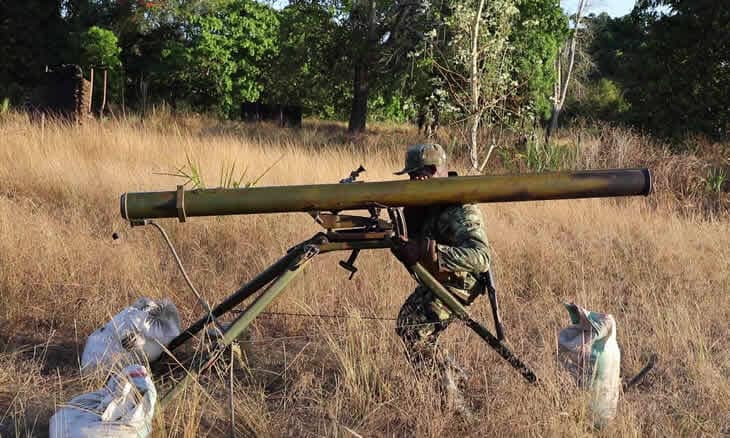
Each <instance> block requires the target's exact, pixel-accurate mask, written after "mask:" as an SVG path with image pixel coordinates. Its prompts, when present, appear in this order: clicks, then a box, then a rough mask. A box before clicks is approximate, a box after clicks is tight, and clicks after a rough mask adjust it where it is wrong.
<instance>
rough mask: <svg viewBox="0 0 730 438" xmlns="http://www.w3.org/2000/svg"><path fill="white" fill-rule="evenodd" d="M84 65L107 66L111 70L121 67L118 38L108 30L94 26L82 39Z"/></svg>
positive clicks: (82, 60) (120, 50)
mask: <svg viewBox="0 0 730 438" xmlns="http://www.w3.org/2000/svg"><path fill="white" fill-rule="evenodd" d="M81 47H82V53H81V62H82V64H83V65H105V66H107V67H109V68H111V69H114V68H117V67H119V66H120V65H121V61H120V60H119V54H120V53H121V52H122V49H120V48H119V43H118V40H117V36H116V35H114V33H113V32H112V31H110V30H107V29H102V28H100V27H96V26H93V27H91V28H89V30H87V31H86V33H84V35H83V36H82V37H81Z"/></svg>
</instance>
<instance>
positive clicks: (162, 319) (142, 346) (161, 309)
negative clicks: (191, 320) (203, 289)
mask: <svg viewBox="0 0 730 438" xmlns="http://www.w3.org/2000/svg"><path fill="white" fill-rule="evenodd" d="M179 334H180V315H179V314H178V311H177V308H176V307H175V305H174V304H173V303H172V302H170V301H169V300H166V299H165V300H162V301H159V302H158V301H154V300H151V299H149V298H140V299H138V300H137V301H135V302H134V304H132V305H131V306H129V307H127V308H125V309H124V310H122V311H121V312H119V313H118V314H116V315H115V316H114V317H113V318H112V320H111V321H109V322H108V323H107V324H106V325H105V326H104V327H102V328H100V329H98V330H96V331H95V332H94V333H92V334H91V335H90V336H89V339H88V340H87V341H86V345H85V346H84V353H83V355H82V357H81V369H82V371H84V372H85V373H88V372H90V371H94V370H97V369H102V370H103V371H108V370H110V369H112V368H113V367H116V368H117V369H118V368H121V367H123V366H125V365H130V364H135V363H146V362H154V361H156V360H157V359H159V358H160V356H161V355H162V352H163V347H164V346H166V345H167V344H168V343H170V341H172V340H173V339H174V338H175V337H176V336H178V335H179Z"/></svg>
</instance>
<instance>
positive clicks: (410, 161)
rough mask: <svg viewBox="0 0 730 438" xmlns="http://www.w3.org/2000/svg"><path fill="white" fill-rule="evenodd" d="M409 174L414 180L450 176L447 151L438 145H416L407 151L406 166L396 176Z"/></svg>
mask: <svg viewBox="0 0 730 438" xmlns="http://www.w3.org/2000/svg"><path fill="white" fill-rule="evenodd" d="M406 173H407V174H408V176H409V177H410V178H411V179H412V180H424V179H429V178H441V177H446V176H448V175H449V172H448V170H447V169H446V151H444V148H442V147H441V146H440V145H438V144H436V143H426V144H414V145H411V146H408V149H407V150H406V165H405V167H404V168H403V170H401V171H399V172H396V173H395V174H396V175H403V174H406Z"/></svg>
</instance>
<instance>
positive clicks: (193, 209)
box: [120, 166, 651, 406]
mask: <svg viewBox="0 0 730 438" xmlns="http://www.w3.org/2000/svg"><path fill="white" fill-rule="evenodd" d="M363 171H365V169H364V168H363V167H362V166H360V167H359V168H358V169H356V170H355V171H353V172H351V173H350V176H349V177H347V178H344V179H342V180H341V181H340V184H318V185H301V186H283V187H258V188H245V189H199V190H189V191H185V190H184V188H183V187H182V186H178V189H177V190H176V191H166V192H146V193H145V192H142V193H125V194H123V195H122V196H121V201H120V205H121V215H122V217H123V218H124V219H125V220H127V221H129V222H130V224H131V225H132V226H138V225H146V224H150V223H154V222H153V221H152V219H155V218H175V217H176V218H178V219H179V220H180V221H181V222H185V221H186V218H187V217H191V216H218V215H233V214H260V213H283V212H307V213H309V214H310V215H311V216H312V217H313V218H314V219H315V221H316V222H317V223H318V224H320V225H321V226H322V227H323V228H324V230H325V231H323V232H320V233H317V234H315V235H314V236H313V237H312V238H310V239H308V240H306V241H304V242H301V243H300V244H298V245H295V246H294V247H292V248H291V249H290V250H289V251H288V253H287V254H286V255H284V256H283V257H282V258H281V259H280V260H278V261H277V262H275V263H274V264H273V265H271V266H270V267H269V268H268V269H266V270H264V271H263V272H261V273H260V274H259V275H257V276H256V277H254V278H253V279H252V280H251V281H249V283H247V284H245V285H243V286H242V287H241V288H240V289H239V290H238V291H236V292H234V293H233V294H232V295H230V296H229V297H228V298H226V299H225V300H224V301H223V302H221V303H220V304H218V305H217V306H216V307H215V308H213V309H212V310H209V312H208V313H207V314H206V315H205V316H203V317H202V318H201V319H199V320H198V321H196V322H195V323H193V324H192V325H191V326H190V327H188V328H187V329H186V330H184V331H183V332H182V333H181V334H180V336H178V337H177V338H175V339H174V340H172V341H171V343H170V344H169V345H168V350H169V351H170V352H172V351H174V350H175V349H176V348H177V347H179V346H180V345H182V344H183V343H185V342H186V341H188V340H189V339H190V338H192V337H193V336H195V335H196V334H197V333H198V332H200V331H201V330H202V329H203V328H204V327H205V326H206V325H208V324H210V323H212V322H214V321H215V318H217V317H219V316H221V315H223V314H225V313H227V312H229V311H231V310H232V309H234V308H235V307H236V306H238V305H239V304H241V303H242V302H243V301H244V300H246V299H247V298H249V297H251V296H253V295H254V294H256V293H257V292H258V291H259V290H262V289H263V291H262V292H261V293H260V294H259V295H258V296H257V297H256V298H255V299H254V300H253V302H252V303H251V304H249V305H248V307H247V308H246V309H245V310H244V311H243V312H242V313H241V314H240V315H239V316H238V317H237V318H236V319H235V320H234V321H233V323H232V325H231V326H230V327H228V328H227V329H226V330H225V331H224V332H223V333H222V336H221V337H220V338H219V339H218V340H217V341H216V344H215V346H214V347H213V349H212V350H211V351H210V352H209V353H207V354H204V355H202V356H201V357H200V358H199V359H198V361H197V362H196V364H195V365H194V366H193V367H192V369H191V371H189V372H188V373H187V374H186V376H185V378H184V380H183V381H182V382H180V383H179V384H177V385H176V386H175V387H174V388H173V389H172V390H171V391H170V392H168V393H167V395H165V396H164V397H163V399H162V400H161V404H162V405H163V406H164V405H165V404H166V403H168V402H169V401H170V400H171V399H172V398H173V397H174V396H175V395H176V394H178V393H179V392H180V391H181V390H182V388H184V387H185V386H186V385H187V383H189V382H190V381H191V380H192V379H196V378H197V376H198V375H199V374H200V373H202V372H204V371H205V370H206V369H208V368H209V367H210V366H211V364H212V363H213V362H215V360H217V358H218V357H220V355H221V354H222V352H223V351H224V350H225V348H227V347H229V346H230V345H231V344H232V343H233V342H235V339H236V338H237V337H238V335H240V334H241V333H242V332H243V331H244V330H245V329H246V328H247V327H248V326H249V325H250V323H251V322H252V321H253V320H254V319H255V318H256V317H257V316H258V315H259V314H261V312H263V310H264V309H265V308H266V306H267V305H268V304H270V303H271V302H272V301H273V300H274V299H275V298H276V297H277V296H278V295H279V294H280V293H281V292H282V291H283V290H284V289H285V288H286V286H287V285H288V284H289V282H290V281H291V280H292V279H293V278H294V277H295V276H296V275H297V273H299V272H301V270H302V268H303V267H304V266H305V265H306V264H308V262H309V261H311V259H312V258H314V257H315V256H316V255H317V254H321V253H326V252H332V251H351V253H350V256H349V258H348V259H347V260H343V261H341V262H340V265H341V266H342V267H343V268H345V269H346V270H348V271H349V272H350V278H352V275H354V274H355V272H357V268H356V267H355V265H354V263H355V260H356V258H357V256H358V254H359V252H360V251H361V250H365V249H381V248H394V247H395V246H396V245H398V242H399V239H403V238H407V229H406V225H405V220H404V218H403V216H402V209H401V208H400V207H417V206H428V205H436V204H465V203H486V202H516V201H535V200H556V199H575V198H596V197H612V196H635V195H648V194H649V193H650V192H651V174H650V172H649V170H648V169H615V170H587V171H577V172H568V173H541V174H526V175H504V176H468V177H459V176H450V177H448V178H434V179H431V180H427V181H388V182H360V181H357V178H358V177H359V175H360V174H361V173H362V172H363ZM383 209H386V210H387V212H388V216H389V220H385V219H382V218H381V217H380V213H381V211H382V210H383ZM343 210H367V211H368V215H367V216H359V215H343V214H340V212H341V211H343ZM179 267H180V269H181V271H182V272H183V275H185V276H186V274H185V272H184V269H183V267H182V265H181V264H179ZM407 268H408V270H409V271H410V272H411V274H412V275H413V276H414V277H415V278H416V280H417V281H418V282H419V283H421V284H422V285H424V286H426V287H428V288H429V289H430V290H431V291H433V293H434V294H435V295H436V296H437V297H439V299H441V301H442V302H443V303H444V304H445V305H446V306H447V307H448V308H449V309H450V310H451V311H452V312H453V314H454V315H455V316H456V318H458V319H460V320H461V321H463V322H464V323H465V325H466V326H468V327H469V328H471V329H472V330H473V331H474V332H475V333H477V335H479V336H480V337H481V338H482V339H483V340H484V341H486V343H487V344H488V345H489V346H490V347H492V348H493V349H494V350H495V351H496V352H497V353H498V354H499V355H500V356H501V357H502V358H504V359H505V360H506V361H507V362H508V363H509V364H510V365H511V366H512V367H514V368H515V369H516V370H518V371H519V372H520V374H522V376H523V377H524V378H525V379H526V380H527V381H528V382H530V383H535V382H537V376H536V374H535V373H534V372H533V371H532V369H530V368H529V367H528V366H527V365H526V364H524V363H523V362H522V361H521V360H520V359H519V358H517V357H516V356H515V355H514V354H513V353H512V351H511V350H510V348H509V347H508V346H507V345H506V343H505V342H504V339H505V338H504V333H503V327H502V324H501V317H500V316H499V310H498V304H497V298H496V292H495V290H494V286H493V283H492V282H491V278H490V281H489V282H488V283H489V285H488V289H489V298H490V304H491V306H492V315H493V318H494V324H495V327H496V332H497V336H494V335H492V333H491V332H490V331H489V330H488V329H487V328H486V327H484V326H483V325H481V324H480V323H479V322H477V321H476V320H475V319H474V318H472V317H471V316H470V315H469V313H468V311H467V309H466V308H465V307H464V306H463V305H462V304H460V303H459V302H458V301H457V300H456V299H455V298H454V297H453V296H452V295H451V294H450V293H449V292H448V291H447V290H446V289H445V288H444V286H443V285H442V284H441V283H440V282H439V281H438V280H436V279H435V278H434V277H433V276H432V275H431V274H430V273H429V272H428V271H427V270H426V269H424V268H423V267H422V266H420V265H419V264H418V263H416V264H415V265H413V266H409V267H407ZM186 278H187V277H186ZM190 286H191V288H192V285H190Z"/></svg>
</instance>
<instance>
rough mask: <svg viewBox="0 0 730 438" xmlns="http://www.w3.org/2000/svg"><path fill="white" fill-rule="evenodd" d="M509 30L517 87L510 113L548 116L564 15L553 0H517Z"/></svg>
mask: <svg viewBox="0 0 730 438" xmlns="http://www.w3.org/2000/svg"><path fill="white" fill-rule="evenodd" d="M517 9H518V14H517V15H516V16H515V18H514V20H515V24H514V26H513V29H512V32H511V33H510V41H511V43H512V44H513V45H514V50H513V52H512V53H513V56H514V58H515V60H514V67H515V73H514V74H515V79H516V81H517V90H515V91H514V92H513V94H512V97H511V99H510V100H511V101H510V103H509V108H510V110H511V111H510V114H513V115H514V116H516V119H517V120H518V121H520V122H522V121H523V120H524V119H525V118H527V119H532V118H536V119H537V120H547V119H548V118H549V117H550V114H551V110H552V103H551V101H550V98H551V97H552V94H553V85H554V83H555V81H556V79H557V78H556V71H555V61H556V59H557V56H558V53H559V51H560V48H561V47H562V45H563V43H564V42H565V40H566V39H567V37H568V34H569V29H568V18H567V17H566V15H565V14H564V13H563V10H562V8H561V7H560V2H559V1H557V0H521V1H519V2H518V4H517Z"/></svg>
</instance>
